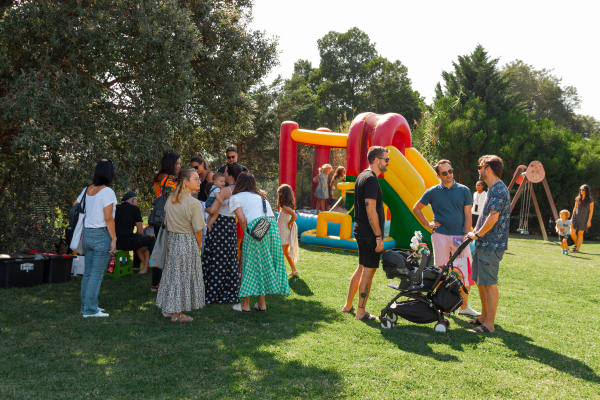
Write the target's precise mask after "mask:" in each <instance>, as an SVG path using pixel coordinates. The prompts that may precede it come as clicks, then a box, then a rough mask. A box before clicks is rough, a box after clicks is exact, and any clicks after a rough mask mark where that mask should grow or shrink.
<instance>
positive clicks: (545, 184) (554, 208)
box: [542, 177, 558, 221]
mask: <svg viewBox="0 0 600 400" xmlns="http://www.w3.org/2000/svg"><path fill="white" fill-rule="evenodd" d="M542 184H543V185H544V190H545V191H546V196H548V202H549V203H550V208H551V209H552V215H554V221H558V212H556V206H555V205H554V199H552V194H551V193H550V187H548V182H546V177H544V180H543V181H542Z"/></svg>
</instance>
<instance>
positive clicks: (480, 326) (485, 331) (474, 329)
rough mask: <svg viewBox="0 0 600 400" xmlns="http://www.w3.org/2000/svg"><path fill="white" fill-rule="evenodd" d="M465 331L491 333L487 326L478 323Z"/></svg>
mask: <svg viewBox="0 0 600 400" xmlns="http://www.w3.org/2000/svg"><path fill="white" fill-rule="evenodd" d="M467 332H473V333H493V332H490V330H489V329H488V328H486V327H485V325H479V326H478V327H477V328H473V329H468V330H467Z"/></svg>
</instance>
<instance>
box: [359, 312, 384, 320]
mask: <svg viewBox="0 0 600 400" xmlns="http://www.w3.org/2000/svg"><path fill="white" fill-rule="evenodd" d="M359 320H360V321H378V320H379V318H378V317H376V316H374V315H371V314H369V313H365V315H363V317H362V318H359Z"/></svg>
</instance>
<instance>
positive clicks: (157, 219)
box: [148, 176, 169, 229]
mask: <svg viewBox="0 0 600 400" xmlns="http://www.w3.org/2000/svg"><path fill="white" fill-rule="evenodd" d="M168 178H169V177H168V176H166V177H165V178H163V182H166V180H167V179H168ZM163 182H161V185H160V188H161V192H160V196H159V197H158V198H157V199H156V200H154V203H152V210H151V211H150V216H149V217H148V225H150V226H151V227H153V228H154V229H159V228H160V227H161V226H162V224H163V222H164V221H165V205H166V204H167V199H168V197H167V196H165V187H164V185H163Z"/></svg>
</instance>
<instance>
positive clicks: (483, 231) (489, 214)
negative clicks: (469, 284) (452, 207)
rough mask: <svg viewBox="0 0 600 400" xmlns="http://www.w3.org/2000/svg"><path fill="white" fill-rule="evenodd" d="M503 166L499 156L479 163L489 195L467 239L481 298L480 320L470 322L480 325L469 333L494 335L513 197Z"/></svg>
mask: <svg viewBox="0 0 600 400" xmlns="http://www.w3.org/2000/svg"><path fill="white" fill-rule="evenodd" d="M503 166H504V163H503V162H502V159H501V158H500V157H498V156H493V155H488V156H483V157H481V158H480V159H479V166H478V167H477V169H478V170H479V179H481V180H482V181H484V182H485V183H486V184H487V185H488V188H489V189H488V194H487V199H486V201H485V204H484V206H483V210H482V213H481V215H480V217H479V220H478V221H477V226H476V227H475V229H474V230H473V232H469V233H468V234H467V236H466V237H465V238H467V237H468V238H470V239H472V240H476V242H475V252H474V253H473V280H475V281H476V282H477V287H478V288H479V297H480V298H481V316H479V317H478V318H476V319H474V320H472V321H469V322H468V323H469V324H472V325H478V326H477V327H475V328H474V329H469V332H475V333H487V332H494V330H495V329H494V320H495V319H496V310H497V309H498V286H497V284H498V270H499V269H500V261H502V257H504V252H505V251H506V249H507V248H508V227H509V224H510V194H509V193H508V188H507V187H506V185H505V184H504V182H502V181H501V180H500V175H501V174H502V167H503Z"/></svg>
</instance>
